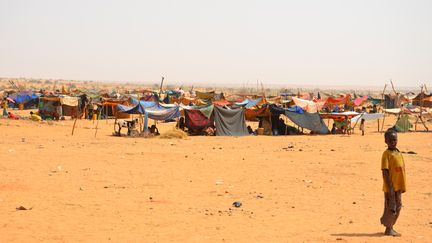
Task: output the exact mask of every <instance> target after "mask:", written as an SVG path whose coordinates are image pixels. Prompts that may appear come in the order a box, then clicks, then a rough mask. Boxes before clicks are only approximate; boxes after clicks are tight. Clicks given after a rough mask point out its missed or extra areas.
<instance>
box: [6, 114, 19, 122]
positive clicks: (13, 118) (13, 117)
mask: <svg viewBox="0 0 432 243" xmlns="http://www.w3.org/2000/svg"><path fill="white" fill-rule="evenodd" d="M7 117H8V118H9V119H12V120H18V119H19V117H18V116H17V115H15V114H14V113H12V112H8V116H7Z"/></svg>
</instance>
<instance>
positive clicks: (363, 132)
mask: <svg viewBox="0 0 432 243" xmlns="http://www.w3.org/2000/svg"><path fill="white" fill-rule="evenodd" d="M364 126H365V119H364V118H362V119H361V121H360V131H361V132H362V136H364V134H365V127H364Z"/></svg>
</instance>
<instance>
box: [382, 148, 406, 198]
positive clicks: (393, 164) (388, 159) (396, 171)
mask: <svg viewBox="0 0 432 243" xmlns="http://www.w3.org/2000/svg"><path fill="white" fill-rule="evenodd" d="M381 169H382V170H385V169H387V170H388V171H389V175H390V180H391V182H392V184H393V189H394V191H395V192H396V191H401V192H405V191H406V178H405V161H404V159H403V156H402V154H401V153H400V152H399V151H398V150H394V151H391V150H388V149H387V150H386V151H384V153H383V155H382V158H381ZM383 180H384V185H383V191H384V192H388V191H389V186H388V185H387V182H386V180H385V178H383Z"/></svg>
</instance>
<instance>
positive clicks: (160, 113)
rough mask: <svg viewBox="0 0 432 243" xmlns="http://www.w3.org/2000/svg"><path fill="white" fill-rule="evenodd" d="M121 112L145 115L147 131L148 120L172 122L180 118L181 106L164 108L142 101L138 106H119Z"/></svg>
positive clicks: (155, 103)
mask: <svg viewBox="0 0 432 243" xmlns="http://www.w3.org/2000/svg"><path fill="white" fill-rule="evenodd" d="M117 110H118V111H119V112H123V113H128V114H142V115H144V119H145V120H144V128H145V129H146V130H147V124H148V118H150V119H153V120H157V121H166V120H172V119H175V118H178V117H180V109H179V106H174V107H169V108H166V107H163V106H161V105H159V103H157V102H153V101H140V102H139V104H138V105H136V106H132V107H131V106H125V105H117Z"/></svg>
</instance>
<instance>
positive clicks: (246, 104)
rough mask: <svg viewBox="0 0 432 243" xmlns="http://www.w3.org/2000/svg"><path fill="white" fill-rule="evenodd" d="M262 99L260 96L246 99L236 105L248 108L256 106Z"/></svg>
mask: <svg viewBox="0 0 432 243" xmlns="http://www.w3.org/2000/svg"><path fill="white" fill-rule="evenodd" d="M261 101H262V98H258V99H253V100H250V99H245V100H243V101H242V102H237V103H235V104H234V105H235V106H237V107H246V108H250V107H254V106H256V105H257V104H258V103H259V102H261Z"/></svg>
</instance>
